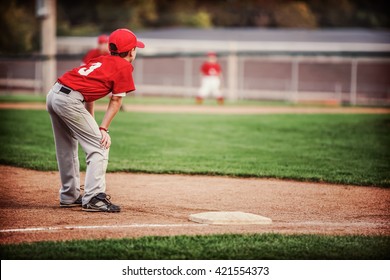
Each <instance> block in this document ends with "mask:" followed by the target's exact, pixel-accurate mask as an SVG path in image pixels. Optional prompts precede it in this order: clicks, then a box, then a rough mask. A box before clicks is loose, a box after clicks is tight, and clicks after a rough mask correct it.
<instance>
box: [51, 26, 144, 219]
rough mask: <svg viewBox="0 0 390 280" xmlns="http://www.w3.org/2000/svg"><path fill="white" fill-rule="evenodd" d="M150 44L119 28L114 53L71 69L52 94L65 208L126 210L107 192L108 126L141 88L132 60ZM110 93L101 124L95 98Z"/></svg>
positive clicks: (114, 36)
mask: <svg viewBox="0 0 390 280" xmlns="http://www.w3.org/2000/svg"><path fill="white" fill-rule="evenodd" d="M144 47H145V45H144V43H142V42H141V41H138V40H137V37H136V36H135V35H134V33H132V32H131V31H130V30H128V29H117V30H115V31H114V32H112V33H111V35H110V37H109V48H110V52H111V55H109V56H99V57H97V58H94V59H91V60H90V61H89V62H88V63H87V64H85V65H82V66H80V67H77V68H74V69H73V70H70V71H68V72H66V73H65V74H64V75H63V76H62V77H60V78H59V79H58V81H57V83H55V84H54V86H53V87H52V89H51V90H50V92H49V94H48V95H47V101H46V103H47V110H48V112H49V114H50V118H51V122H52V127H53V133H54V140H55V145H56V155H57V162H58V168H59V171H60V177H61V188H60V207H76V206H79V207H80V206H82V210H85V211H102V212H119V211H120V207H119V206H117V205H114V204H112V203H111V202H110V200H109V196H107V195H106V181H105V174H106V169H107V164H108V152H109V148H110V146H111V138H110V135H109V134H108V127H109V126H110V124H111V121H112V120H113V118H114V116H115V115H116V113H117V112H118V111H119V108H120V106H121V104H122V97H123V96H126V93H127V92H131V91H134V90H135V86H134V82H133V76H132V72H133V66H132V64H131V63H132V62H133V61H134V59H135V57H136V53H137V48H144ZM109 93H112V97H111V99H110V102H109V105H108V108H107V111H106V113H105V115H104V117H103V120H102V122H101V123H100V125H99V124H97V122H96V120H95V118H94V101H95V100H97V99H100V98H102V97H104V96H106V95H108V94H109ZM78 144H80V145H81V147H82V149H83V150H84V152H85V154H86V161H87V171H86V176H85V184H84V195H81V193H80V172H79V159H78V152H77V148H78Z"/></svg>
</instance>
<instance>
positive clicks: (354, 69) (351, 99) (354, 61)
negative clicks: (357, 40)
mask: <svg viewBox="0 0 390 280" xmlns="http://www.w3.org/2000/svg"><path fill="white" fill-rule="evenodd" d="M357 66H358V60H357V58H352V61H351V92H350V95H349V103H350V104H351V105H356V101H357V97H356V88H357V86H356V84H357Z"/></svg>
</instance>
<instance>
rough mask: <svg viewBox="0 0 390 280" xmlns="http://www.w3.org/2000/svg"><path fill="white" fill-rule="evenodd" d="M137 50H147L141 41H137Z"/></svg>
mask: <svg viewBox="0 0 390 280" xmlns="http://www.w3.org/2000/svg"><path fill="white" fill-rule="evenodd" d="M137 48H141V49H143V48H145V44H144V43H143V42H141V41H137Z"/></svg>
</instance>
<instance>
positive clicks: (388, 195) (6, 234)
mask: <svg viewBox="0 0 390 280" xmlns="http://www.w3.org/2000/svg"><path fill="white" fill-rule="evenodd" d="M82 175H83V176H84V174H82ZM0 182H1V183H0V184H1V186H0V191H1V194H0V224H1V229H0V243H2V244H4V243H18V242H35V241H43V240H70V239H101V238H121V237H140V236H147V235H184V234H185V235H193V234H212V233H241V234H242V233H265V232H274V233H275V232H277V233H288V234H291V233H305V234H306V233H315V234H341V235H348V234H365V235H389V234H390V207H389V206H390V190H389V189H384V188H377V187H358V186H340V185H331V184H318V183H302V182H295V181H280V180H273V179H240V178H228V177H211V176H187V175H151V174H131V173H109V174H107V184H108V189H107V193H108V194H110V195H111V196H112V201H113V202H114V203H117V204H119V205H121V206H122V209H123V211H122V212H121V213H112V214H107V213H90V212H84V211H82V210H81V208H71V209H63V208H59V199H58V189H59V175H58V172H41V171H33V170H26V169H22V168H15V167H9V166H0ZM206 211H242V212H248V213H253V214H257V215H262V216H266V217H269V218H271V219H272V220H273V224H272V225H239V226H232V225H223V226H216V225H202V224H196V223H193V222H191V221H189V220H188V216H189V215H190V214H194V213H199V212H206Z"/></svg>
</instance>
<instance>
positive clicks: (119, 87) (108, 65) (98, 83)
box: [58, 55, 135, 102]
mask: <svg viewBox="0 0 390 280" xmlns="http://www.w3.org/2000/svg"><path fill="white" fill-rule="evenodd" d="M58 81H59V82H60V83H61V84H63V85H65V86H67V87H69V88H71V89H73V90H75V91H79V92H80V93H81V94H82V95H83V96H84V100H85V101H87V102H91V101H95V100H97V99H100V98H102V97H104V96H106V95H107V94H109V93H110V92H112V94H114V95H115V94H119V93H126V92H129V91H133V90H135V86H134V81H133V65H131V63H130V62H128V61H127V60H125V59H123V58H121V57H119V56H111V55H110V56H100V57H98V58H95V59H92V60H91V61H90V62H89V63H88V64H86V65H82V66H79V67H77V68H74V69H72V70H70V71H68V72H66V73H65V74H64V75H63V76H62V77H60V78H59V79H58Z"/></svg>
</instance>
